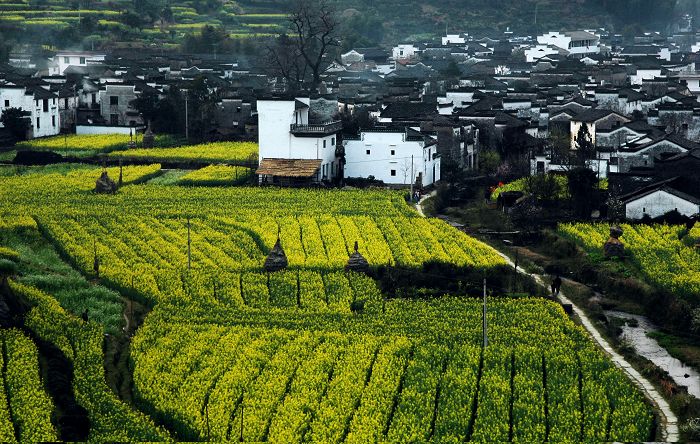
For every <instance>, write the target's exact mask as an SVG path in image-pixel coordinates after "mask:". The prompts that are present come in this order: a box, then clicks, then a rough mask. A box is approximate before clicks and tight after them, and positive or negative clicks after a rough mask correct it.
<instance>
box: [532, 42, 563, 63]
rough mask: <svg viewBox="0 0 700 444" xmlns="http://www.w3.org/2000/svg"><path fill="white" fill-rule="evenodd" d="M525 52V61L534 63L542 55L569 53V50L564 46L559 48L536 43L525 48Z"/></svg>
mask: <svg viewBox="0 0 700 444" xmlns="http://www.w3.org/2000/svg"><path fill="white" fill-rule="evenodd" d="M524 53H525V61H526V62H527V63H534V62H536V61H537V60H539V59H541V58H542V57H546V56H550V55H558V54H561V55H568V54H569V51H567V50H566V49H563V48H558V47H556V46H554V45H535V46H533V47H530V48H527V49H525V51H524Z"/></svg>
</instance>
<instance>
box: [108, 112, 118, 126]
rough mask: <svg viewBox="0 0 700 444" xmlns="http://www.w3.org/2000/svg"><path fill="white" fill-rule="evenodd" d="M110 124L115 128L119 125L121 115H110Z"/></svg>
mask: <svg viewBox="0 0 700 444" xmlns="http://www.w3.org/2000/svg"><path fill="white" fill-rule="evenodd" d="M109 124H110V125H114V126H116V125H119V114H110V115H109Z"/></svg>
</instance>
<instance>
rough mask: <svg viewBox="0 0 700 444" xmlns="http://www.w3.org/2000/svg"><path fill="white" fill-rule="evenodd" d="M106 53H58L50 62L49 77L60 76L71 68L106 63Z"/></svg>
mask: <svg viewBox="0 0 700 444" xmlns="http://www.w3.org/2000/svg"><path fill="white" fill-rule="evenodd" d="M106 56H107V55H106V54H105V53H100V52H90V51H58V52H57V53H56V55H54V56H53V58H52V59H51V60H50V61H49V75H52V76H60V75H63V72H64V71H65V70H66V69H68V67H69V66H83V67H85V66H88V65H95V64H100V63H102V62H104V60H105V57H106Z"/></svg>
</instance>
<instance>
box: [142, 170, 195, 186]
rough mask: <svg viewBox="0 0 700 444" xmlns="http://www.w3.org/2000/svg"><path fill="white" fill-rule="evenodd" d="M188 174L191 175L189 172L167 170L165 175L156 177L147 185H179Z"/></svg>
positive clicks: (164, 172)
mask: <svg viewBox="0 0 700 444" xmlns="http://www.w3.org/2000/svg"><path fill="white" fill-rule="evenodd" d="M187 173H189V171H188V170H165V171H163V174H161V175H160V176H158V177H154V178H153V179H151V180H149V181H148V182H147V183H148V184H151V185H177V184H178V182H180V179H181V178H182V177H183V176H185V175H186V174H187Z"/></svg>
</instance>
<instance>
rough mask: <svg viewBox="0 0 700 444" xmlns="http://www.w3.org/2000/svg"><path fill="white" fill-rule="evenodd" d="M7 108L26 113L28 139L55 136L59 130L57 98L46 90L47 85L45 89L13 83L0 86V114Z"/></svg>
mask: <svg viewBox="0 0 700 444" xmlns="http://www.w3.org/2000/svg"><path fill="white" fill-rule="evenodd" d="M8 108H21V109H22V110H23V111H25V112H27V113H28V114H27V118H28V119H29V121H30V134H28V135H27V137H28V138H30V139H31V138H35V137H47V136H55V135H56V134H58V133H59V132H60V130H61V122H60V115H59V111H58V97H57V96H56V94H54V93H52V92H51V91H49V90H48V85H47V88H44V87H42V86H31V85H20V84H14V83H6V84H4V85H2V86H0V112H2V111H4V110H5V109H8ZM0 125H2V124H0Z"/></svg>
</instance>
